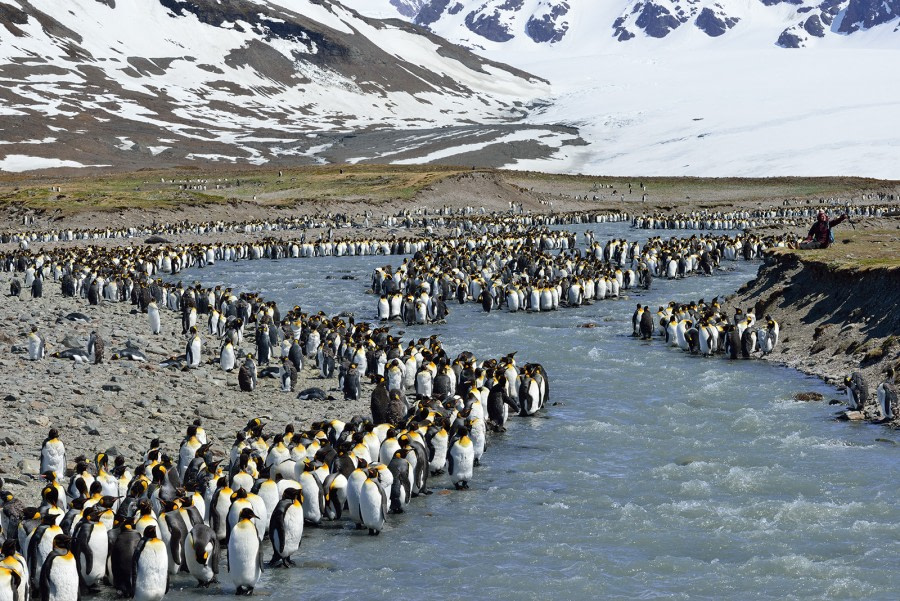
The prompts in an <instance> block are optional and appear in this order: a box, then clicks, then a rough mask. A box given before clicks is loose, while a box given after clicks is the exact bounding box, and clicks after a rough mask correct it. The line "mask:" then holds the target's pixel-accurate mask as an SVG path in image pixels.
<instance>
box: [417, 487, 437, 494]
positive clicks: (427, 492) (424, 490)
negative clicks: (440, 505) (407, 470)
mask: <svg viewBox="0 0 900 601" xmlns="http://www.w3.org/2000/svg"><path fill="white" fill-rule="evenodd" d="M419 494H422V495H433V494H434V491H433V490H428V489H427V488H426V489H423V490H420V491H419Z"/></svg>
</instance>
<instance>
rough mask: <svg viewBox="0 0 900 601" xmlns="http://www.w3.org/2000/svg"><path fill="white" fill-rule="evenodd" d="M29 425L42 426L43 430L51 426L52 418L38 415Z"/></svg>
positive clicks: (30, 420)
mask: <svg viewBox="0 0 900 601" xmlns="http://www.w3.org/2000/svg"><path fill="white" fill-rule="evenodd" d="M28 423H29V424H33V425H35V426H40V427H42V428H46V427H47V426H49V425H50V418H49V417H47V416H46V415H36V416H34V417H32V418H31V419H29V420H28Z"/></svg>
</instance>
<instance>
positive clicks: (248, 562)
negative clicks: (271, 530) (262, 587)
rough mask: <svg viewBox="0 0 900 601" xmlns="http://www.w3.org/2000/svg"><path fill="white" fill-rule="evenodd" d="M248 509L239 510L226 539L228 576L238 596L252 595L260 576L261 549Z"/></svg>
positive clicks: (252, 515)
mask: <svg viewBox="0 0 900 601" xmlns="http://www.w3.org/2000/svg"><path fill="white" fill-rule="evenodd" d="M256 519H259V517H258V516H257V515H256V514H255V513H254V512H253V509H252V508H250V507H245V508H244V509H242V510H241V513H240V515H239V521H238V523H237V524H235V526H234V528H232V529H231V534H230V535H229V537H228V576H229V577H230V578H231V581H232V583H234V586H235V587H237V591H236V593H237V594H238V595H252V594H253V589H254V588H255V587H256V583H257V582H259V577H260V576H261V575H262V549H261V547H260V540H259V533H258V532H257V530H256V525H255V524H254V523H253V520H256Z"/></svg>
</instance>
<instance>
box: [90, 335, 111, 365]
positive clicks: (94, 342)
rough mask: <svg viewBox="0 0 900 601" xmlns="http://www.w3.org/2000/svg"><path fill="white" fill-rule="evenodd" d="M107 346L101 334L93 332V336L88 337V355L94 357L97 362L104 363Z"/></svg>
mask: <svg viewBox="0 0 900 601" xmlns="http://www.w3.org/2000/svg"><path fill="white" fill-rule="evenodd" d="M105 348H106V344H104V342H103V338H101V337H100V334H98V333H97V332H91V337H90V338H88V345H87V352H88V356H89V357H92V358H93V359H94V363H95V364H100V363H103V351H104V349H105Z"/></svg>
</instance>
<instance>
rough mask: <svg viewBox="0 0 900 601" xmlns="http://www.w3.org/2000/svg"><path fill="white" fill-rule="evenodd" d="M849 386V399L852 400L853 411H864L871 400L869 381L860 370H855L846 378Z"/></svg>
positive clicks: (846, 383)
mask: <svg viewBox="0 0 900 601" xmlns="http://www.w3.org/2000/svg"><path fill="white" fill-rule="evenodd" d="M844 385H845V386H847V400H848V401H850V410H851V411H863V410H865V408H866V403H867V402H868V400H869V383H868V382H866V379H865V378H864V377H863V375H862V374H861V373H859V372H858V371H855V372H853V373H852V374H850V375H849V376H847V377H846V378H845V379H844Z"/></svg>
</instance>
